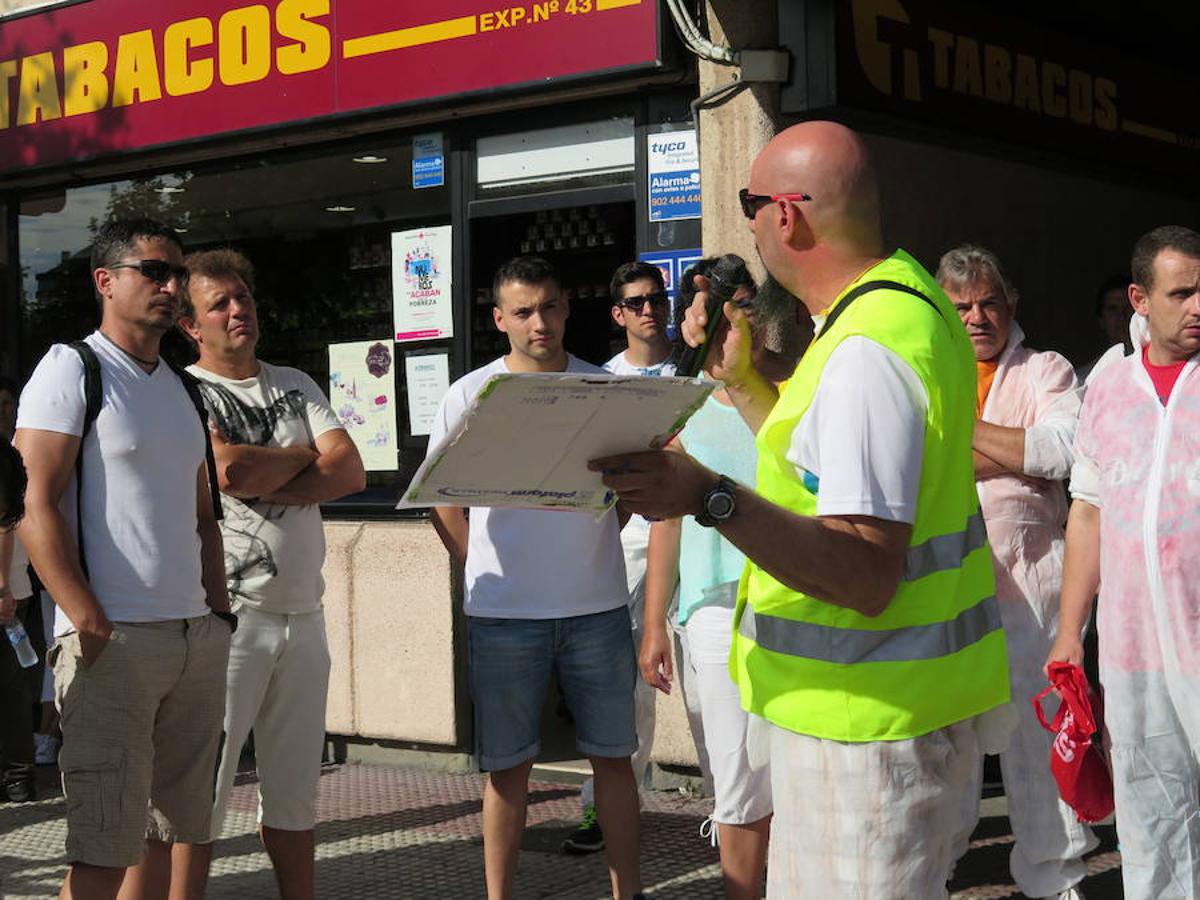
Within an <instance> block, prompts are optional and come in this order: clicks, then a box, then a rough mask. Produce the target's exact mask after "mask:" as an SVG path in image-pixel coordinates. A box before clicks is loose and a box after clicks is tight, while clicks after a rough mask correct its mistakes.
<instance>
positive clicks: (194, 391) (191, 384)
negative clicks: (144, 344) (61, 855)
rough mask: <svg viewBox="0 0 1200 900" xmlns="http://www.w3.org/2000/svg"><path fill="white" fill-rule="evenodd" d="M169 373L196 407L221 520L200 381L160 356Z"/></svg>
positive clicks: (211, 488) (215, 508)
mask: <svg viewBox="0 0 1200 900" xmlns="http://www.w3.org/2000/svg"><path fill="white" fill-rule="evenodd" d="M159 359H161V360H163V361H164V362H165V363H166V364H167V365H168V366H170V367H171V371H172V372H174V373H175V374H176V375H178V376H179V380H180V381H181V382H182V383H183V389H184V390H185V391H187V395H188V398H189V399H190V400H191V401H192V406H194V407H196V414H197V415H198V416H199V417H200V427H201V428H202V429H203V430H204V462H205V463H206V467H207V469H208V490H209V492H210V493H211V494H212V505H213V515H215V516H216V517H217V519H218V520H219V519H222V518H224V516H225V513H224V510H223V507H222V506H221V486H220V483H219V482H218V481H217V460H216V457H215V456H213V448H212V435H211V434H210V433H209V430H208V407H207V406H205V405H204V395H203V394H201V393H200V380H199V379H198V378H197V377H196V376H195V375H193V374H192V373H191V372H189V371H187V369H183V368H180V367H179V366H177V365H175V363H173V362H171V361H170V360H169V359H167V358H166V357H165V356H160V357H159Z"/></svg>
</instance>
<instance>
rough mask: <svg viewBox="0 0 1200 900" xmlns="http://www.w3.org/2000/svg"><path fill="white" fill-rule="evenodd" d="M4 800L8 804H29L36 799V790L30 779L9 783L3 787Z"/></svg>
mask: <svg viewBox="0 0 1200 900" xmlns="http://www.w3.org/2000/svg"><path fill="white" fill-rule="evenodd" d="M4 798H5V799H6V800H8V802H9V803H29V802H31V801H33V800H36V799H37V788H36V787H35V786H34V784H33V779H32V778H21V779H18V780H15V781H9V782H7V783H6V784H5V785H4Z"/></svg>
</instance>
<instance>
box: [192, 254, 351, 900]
mask: <svg viewBox="0 0 1200 900" xmlns="http://www.w3.org/2000/svg"><path fill="white" fill-rule="evenodd" d="M184 262H185V263H186V265H187V267H188V270H189V272H190V273H191V282H190V284H189V287H188V291H187V294H186V295H185V298H184V303H183V311H182V315H181V316H180V320H179V325H180V327H181V328H182V329H183V331H184V332H185V333H186V334H187V335H188V337H190V338H191V339H192V341H193V342H195V344H196V347H197V348H198V350H199V353H200V361H199V362H198V363H197V364H196V365H193V366H190V367H189V368H188V371H189V372H191V373H192V374H193V375H195V376H196V377H197V378H198V379H199V380H200V388H201V392H202V394H203V396H204V402H205V405H206V406H207V407H208V412H209V421H210V425H211V429H212V432H213V452H214V455H215V457H216V463H217V476H218V480H219V482H220V485H221V491H222V493H223V494H224V496H225V519H224V521H223V522H222V523H221V532H222V535H223V537H224V540H225V569H226V577H227V583H228V587H229V596H230V598H231V600H232V602H233V611H234V613H235V614H236V615H237V617H238V624H239V627H238V631H237V633H236V634H235V635H234V639H233V643H232V644H231V646H230V650H229V679H228V689H227V694H226V701H225V734H226V738H225V746H224V750H223V752H222V757H221V768H220V771H219V773H218V776H217V791H216V800H215V803H214V806H213V825H212V839H213V840H216V838H217V837H218V836H219V835H220V831H221V826H222V824H223V822H224V819H225V807H226V805H227V804H228V801H229V794H230V792H231V791H232V790H233V781H234V777H235V776H236V775H237V768H238V758H239V756H240V755H241V750H242V745H243V744H245V742H246V737H247V736H248V735H249V733H250V730H251V729H253V730H254V752H255V761H256V764H257V767H258V775H259V795H260V798H261V802H260V803H259V826H260V828H259V830H260V834H261V836H262V842H263V845H264V846H265V847H266V850H267V855H268V856H270V858H271V864H272V865H273V866H274V868H275V877H276V880H277V881H278V883H279V892H280V895H281V896H282V897H284V898H287V900H292V898H306V897H312V896H313V895H314V851H315V841H314V831H313V826H314V824H315V821H316V795H317V781H318V779H319V777H320V774H321V754H322V750H323V749H324V743H325V698H326V694H327V692H328V687H329V649H328V646H327V644H326V640H325V615H324V612H323V610H322V608H321V598H322V594H323V593H324V590H325V582H324V581H323V580H322V578H321V566H322V564H323V563H324V561H325V532H324V530H323V528H322V525H321V510H320V508H319V506H318V505H317V504H319V503H324V502H327V501H330V500H336V499H337V498H339V497H344V496H345V495H346V494H352V493H355V492H357V491H361V490H362V489H363V487H364V485H365V483H366V476H365V473H364V471H363V464H362V459H361V458H360V457H359V454H358V449H357V448H356V447H355V446H354V442H353V441H352V440H351V439H350V436H349V435H348V434H347V433H346V431H345V429H344V428H342V425H341V423H340V422H339V421H338V418H337V416H336V415H335V414H334V412H333V410H332V408H330V406H329V401H328V400H327V399H326V398H325V395H324V394H323V393H322V392H321V389H320V388H318V387H317V385H316V382H314V381H313V380H312V379H311V378H310V377H309V376H308V375H306V374H304V373H303V372H301V371H299V370H298V369H292V368H287V367H284V366H273V365H271V364H270V363H265V362H262V361H261V360H259V359H258V357H257V356H256V355H255V348H256V346H257V344H258V334H259V332H258V316H257V312H256V309H255V305H254V296H253V293H252V291H253V287H254V270H253V268H252V266H251V265H250V261H249V260H248V259H246V257H245V256H243V255H242V254H241V253H238V252H237V251H236V250H228V249H226V250H209V251H206V252H203V253H193V254H191V255H190V256H188V257H187V259H186V260H184ZM187 856H188V858H189V865H190V866H193V867H195V869H197V870H199V871H203V872H207V870H208V864H209V862H210V861H211V858H212V844H211V843H209V842H203V843H200V844H194V845H191V846H190V847H189V851H188V853H187Z"/></svg>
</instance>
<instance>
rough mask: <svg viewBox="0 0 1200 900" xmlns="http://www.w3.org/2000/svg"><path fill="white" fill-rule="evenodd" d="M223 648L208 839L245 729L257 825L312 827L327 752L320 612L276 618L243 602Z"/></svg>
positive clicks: (217, 828)
mask: <svg viewBox="0 0 1200 900" xmlns="http://www.w3.org/2000/svg"><path fill="white" fill-rule="evenodd" d="M237 617H238V629H237V631H236V632H235V633H234V635H233V641H232V643H231V644H230V648H229V676H228V679H227V681H226V691H227V693H226V699H225V747H224V749H223V750H222V752H221V767H220V770H219V771H218V774H217V791H216V800H215V803H214V805H213V831H212V834H213V839H214V840H216V839H217V838H218V837H219V836H220V833H221V827H222V825H223V824H224V821H225V810H226V806H227V805H228V803H229V794H230V792H231V791H232V790H233V781H234V778H235V777H236V775H237V767H238V757H239V756H240V755H241V752H242V746H243V745H244V744H245V743H246V737H247V735H249V733H250V730H251V729H253V730H254V755H255V759H256V762H257V767H258V780H259V786H258V793H259V803H258V821H259V824H261V825H265V826H267V827H268V828H278V829H280V830H282V831H308V830H309V829H311V828H312V827H313V824H314V823H315V822H316V799H317V781H318V779H319V778H320V777H321V754H322V752H323V750H324V747H325V701H326V696H327V694H328V691H329V647H328V644H327V643H326V640H325V613H324V611H322V610H316V611H315V612H310V613H303V614H300V615H277V614H274V613H265V612H260V611H259V610H256V609H253V608H251V607H249V606H245V605H242V606H240V607H239V608H238V610H237Z"/></svg>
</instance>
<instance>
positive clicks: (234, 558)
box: [188, 362, 342, 615]
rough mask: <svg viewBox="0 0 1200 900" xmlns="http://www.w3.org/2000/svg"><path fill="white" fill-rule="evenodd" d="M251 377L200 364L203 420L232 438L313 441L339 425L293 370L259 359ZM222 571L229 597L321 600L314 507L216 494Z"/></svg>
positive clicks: (262, 604)
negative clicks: (205, 417)
mask: <svg viewBox="0 0 1200 900" xmlns="http://www.w3.org/2000/svg"><path fill="white" fill-rule="evenodd" d="M259 365H260V366H261V368H260V369H259V372H258V374H257V375H255V376H254V377H252V378H240V379H239V378H225V377H222V376H221V375H217V374H216V373H214V372H210V371H208V370H207V369H203V368H201V367H200V366H199V365H194V366H189V367H188V371H189V372H191V373H192V374H193V375H195V376H196V377H197V378H199V379H200V390H201V393H203V395H204V402H205V405H207V406H208V413H209V419H210V421H211V422H213V423H214V424H215V425H216V426H217V428H218V430H219V431H220V432H221V434H222V435H223V436H224V437H225V439H226V440H227V441H229V442H230V443H231V444H252V445H254V446H256V447H312V446H314V444H315V441H316V439H317V438H318V437H320V436H321V435H323V434H324V433H325V432H327V431H332V430H333V429H335V428H341V427H342V426H341V423H340V422H339V421H338V418H337V416H336V415H335V414H334V412H333V409H332V408H331V407H330V405H329V401H328V400H327V399H326V398H325V395H324V394H323V393H322V392H321V389H320V388H319V387H317V383H316V382H315V381H313V380H312V379H311V378H310V377H309V376H308V375H306V374H304V373H303V372H301V371H300V370H299V369H292V368H288V367H286V366H273V365H271V364H270V363H265V362H260V364H259ZM222 500H223V501H224V508H225V518H224V519H223V520H222V521H221V536H222V538H223V539H224V542H225V575H226V583H227V585H228V587H229V599H230V602H232V603H234V604H237V603H245V604H246V605H247V606H251V607H254V608H255V609H259V610H262V611H263V612H270V613H279V614H289V615H291V614H296V613H306V612H312V611H313V610H316V609H319V608H320V606H321V597H322V595H323V594H324V593H325V581H324V579H323V578H322V577H321V566H322V564H323V563H324V562H325V532H324V530H323V529H322V526H321V509H320V507H319V506H317V505H316V504H315V503H314V504H308V505H305V506H291V505H284V504H280V503H268V502H266V501H263V500H250V499H246V500H243V499H240V498H238V497H233V496H230V495H229V494H224V495H222Z"/></svg>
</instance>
